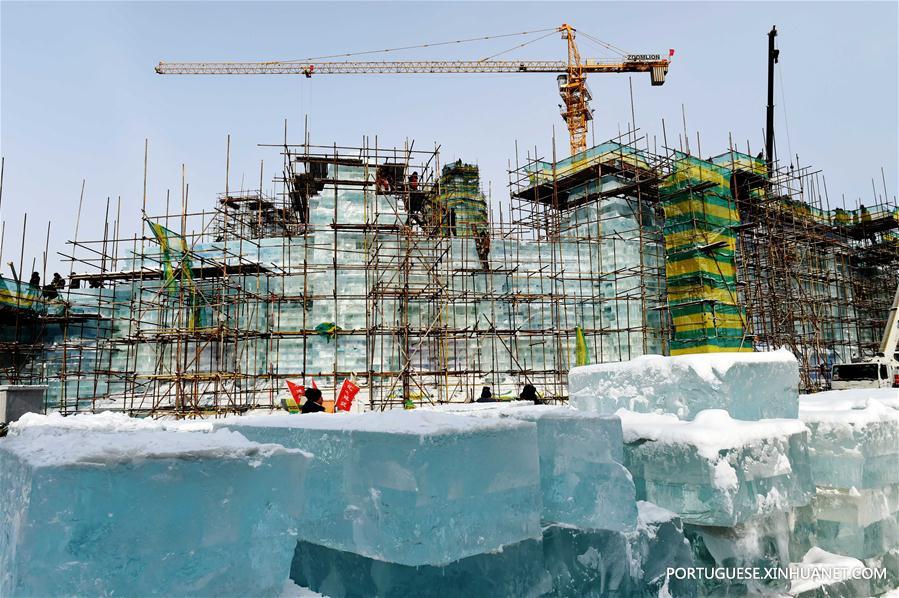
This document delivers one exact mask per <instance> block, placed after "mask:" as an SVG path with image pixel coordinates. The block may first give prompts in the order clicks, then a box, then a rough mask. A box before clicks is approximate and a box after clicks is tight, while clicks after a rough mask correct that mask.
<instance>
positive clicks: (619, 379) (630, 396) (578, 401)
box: [568, 349, 799, 420]
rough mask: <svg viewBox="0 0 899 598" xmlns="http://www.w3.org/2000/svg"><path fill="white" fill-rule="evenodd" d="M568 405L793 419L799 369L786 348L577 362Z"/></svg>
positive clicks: (684, 415)
mask: <svg viewBox="0 0 899 598" xmlns="http://www.w3.org/2000/svg"><path fill="white" fill-rule="evenodd" d="M568 385H569V394H570V397H571V405H572V406H574V407H576V408H577V409H582V410H585V411H596V412H599V413H607V414H611V413H614V412H615V411H617V410H618V409H622V408H623V409H627V410H629V411H638V412H644V413H646V412H657V413H670V414H673V415H676V416H678V417H679V418H681V419H691V418H692V417H694V416H695V415H696V413H698V412H699V411H702V410H705V409H724V410H726V411H727V412H728V413H729V414H730V415H731V416H732V417H735V418H738V419H744V420H758V419H764V418H795V417H796V415H797V411H798V388H799V368H798V364H797V361H796V358H795V357H793V354H792V353H790V352H789V351H787V350H784V349H781V350H779V351H772V352H767V353H712V354H703V355H679V356H676V357H663V356H661V355H644V356H642V357H638V358H636V359H632V360H630V361H625V362H621V363H603V364H597V365H588V366H583V367H576V368H573V369H572V370H571V372H570V373H569V375H568Z"/></svg>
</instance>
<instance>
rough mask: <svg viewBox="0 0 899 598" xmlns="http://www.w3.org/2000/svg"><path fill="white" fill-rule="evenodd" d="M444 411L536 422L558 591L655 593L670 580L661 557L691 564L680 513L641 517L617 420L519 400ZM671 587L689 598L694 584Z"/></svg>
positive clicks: (654, 510) (549, 559)
mask: <svg viewBox="0 0 899 598" xmlns="http://www.w3.org/2000/svg"><path fill="white" fill-rule="evenodd" d="M443 409H455V410H464V412H465V413H467V414H470V415H473V416H477V417H481V418H503V419H512V420H519V421H525V422H533V423H535V424H536V426H537V444H538V450H539V456H540V487H541V490H542V496H543V501H542V502H543V511H542V519H543V525H544V528H543V556H544V559H545V563H546V569H547V571H548V572H549V574H550V577H551V581H552V592H551V593H552V595H556V596H575V595H577V596H583V595H604V596H643V595H647V596H648V595H652V596H655V595H657V594H658V591H659V590H660V589H661V587H662V586H663V585H665V584H666V576H665V572H666V571H665V569H664V567H662V564H663V563H664V562H666V561H663V560H661V559H662V558H663V557H665V558H667V557H671V558H672V559H673V562H678V563H680V564H682V565H683V564H685V563H689V564H692V559H691V558H690V552H689V545H688V544H687V542H686V540H685V538H684V535H683V529H682V526H681V524H680V520H679V519H677V517H676V516H675V515H674V514H672V513H669V512H667V511H664V510H662V509H659V508H658V507H656V506H655V505H652V504H649V503H641V505H640V508H639V516H638V504H637V502H636V500H635V489H634V483H633V480H632V479H631V475H630V473H628V471H627V469H626V468H625V467H624V466H623V465H622V462H623V460H624V454H623V442H622V434H621V422H620V420H619V419H618V417H616V416H602V415H597V414H593V413H585V412H581V411H577V410H574V409H570V408H568V407H551V406H527V405H524V406H523V405H521V404H520V403H512V404H506V403H476V404H471V405H465V406H453V407H444V408H443ZM660 567H661V569H660ZM669 583H670V580H669ZM669 591H671V592H672V593H673V594H674V595H678V596H681V595H690V593H691V592H692V584H690V583H682V584H681V583H675V585H674V586H673V587H670V588H669Z"/></svg>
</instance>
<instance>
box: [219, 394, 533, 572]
mask: <svg viewBox="0 0 899 598" xmlns="http://www.w3.org/2000/svg"><path fill="white" fill-rule="evenodd" d="M216 426H225V427H229V428H231V429H234V430H238V431H240V432H241V433H242V434H244V435H246V436H247V438H250V439H253V440H257V441H259V442H274V443H277V444H282V445H284V446H287V447H291V448H300V449H304V450H308V451H310V452H313V453H315V455H316V459H315V461H314V462H313V463H312V465H311V467H310V470H309V475H308V484H309V487H310V488H314V489H315V493H314V494H310V495H309V496H308V497H304V498H308V502H307V503H306V505H305V510H304V513H303V515H302V517H301V520H300V523H299V526H298V529H299V539H300V540H304V541H306V542H309V543H311V544H317V545H320V546H324V547H326V548H333V549H335V550H339V551H345V552H352V553H356V554H359V555H361V556H365V557H369V558H372V559H377V560H382V561H389V562H392V563H396V564H400V565H412V566H415V565H443V564H448V563H451V562H453V561H457V560H460V559H462V558H465V557H467V556H473V555H476V554H481V553H485V552H490V551H493V550H498V549H500V548H501V547H502V546H506V545H511V544H515V543H517V542H522V541H524V540H528V539H534V538H539V537H540V507H541V499H540V496H541V495H540V475H539V460H538V453H537V426H536V425H534V424H533V423H529V422H522V421H517V420H513V419H505V418H503V419H500V418H478V417H466V416H461V415H453V414H448V413H435V412H430V411H423V410H422V411H419V410H416V411H388V412H384V413H371V412H369V413H364V414H330V413H317V414H307V415H269V416H246V417H234V418H227V419H223V420H218V421H217V422H216Z"/></svg>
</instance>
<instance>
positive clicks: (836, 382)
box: [830, 361, 899, 390]
mask: <svg viewBox="0 0 899 598" xmlns="http://www.w3.org/2000/svg"><path fill="white" fill-rule="evenodd" d="M830 386H831V388H833V389H834V390H845V389H848V388H890V387H893V388H899V371H897V368H896V367H894V366H891V365H889V364H887V363H883V362H870V361H869V362H865V363H843V364H840V365H835V366H833V373H832V378H831V383H830Z"/></svg>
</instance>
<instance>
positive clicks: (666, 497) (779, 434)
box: [617, 409, 813, 527]
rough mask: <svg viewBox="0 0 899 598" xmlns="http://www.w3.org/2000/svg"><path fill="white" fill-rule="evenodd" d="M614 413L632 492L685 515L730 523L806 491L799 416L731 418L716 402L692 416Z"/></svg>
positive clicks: (803, 499) (789, 503)
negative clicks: (633, 486) (714, 406)
mask: <svg viewBox="0 0 899 598" xmlns="http://www.w3.org/2000/svg"><path fill="white" fill-rule="evenodd" d="M617 414H618V416H619V417H620V418H621V425H622V429H623V434H624V441H625V443H626V444H625V464H626V465H627V468H628V469H629V470H630V472H631V474H632V475H633V476H634V480H635V482H636V485H637V496H638V498H643V499H646V500H648V501H650V502H653V503H655V504H657V505H659V506H661V507H663V508H665V509H668V510H671V511H674V512H675V513H677V514H678V515H679V516H680V517H682V518H683V519H684V521H685V522H687V523H692V524H698V525H716V526H728V527H729V526H733V525H736V524H738V523H742V522H745V521H748V520H749V519H752V518H754V517H759V516H763V515H767V514H770V513H773V512H777V511H783V510H786V509H789V508H790V507H793V506H801V505H805V504H807V503H808V502H809V500H810V499H811V496H812V493H813V487H812V483H811V477H810V472H809V469H808V455H807V451H806V446H805V442H806V435H807V430H806V428H805V426H804V425H803V424H802V423H801V422H799V421H796V420H761V421H757V422H755V421H753V422H747V421H738V420H734V419H732V418H731V417H730V416H729V415H728V414H727V413H726V412H725V411H723V410H709V411H702V412H700V413H699V414H697V416H696V419H695V420H694V421H692V422H686V421H680V420H678V419H677V418H676V417H675V416H673V415H664V414H662V415H659V414H647V413H634V412H632V411H627V410H625V409H621V410H619V411H618V413H617Z"/></svg>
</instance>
